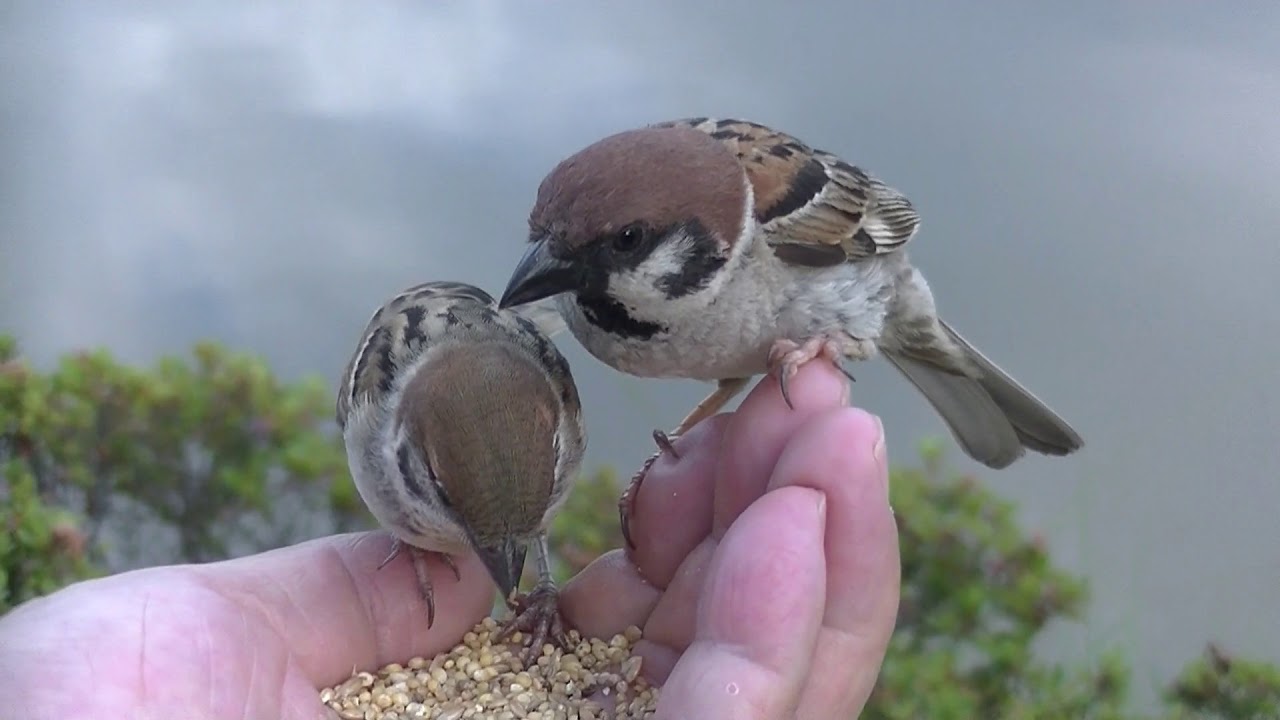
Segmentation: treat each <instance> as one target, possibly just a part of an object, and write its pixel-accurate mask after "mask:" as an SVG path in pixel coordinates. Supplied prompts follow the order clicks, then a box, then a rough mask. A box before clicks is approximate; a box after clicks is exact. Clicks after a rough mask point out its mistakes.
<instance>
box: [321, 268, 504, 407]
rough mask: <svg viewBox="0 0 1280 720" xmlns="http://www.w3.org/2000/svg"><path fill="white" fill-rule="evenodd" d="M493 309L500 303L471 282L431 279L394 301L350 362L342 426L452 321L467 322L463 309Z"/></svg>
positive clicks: (342, 393)
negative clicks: (460, 311)
mask: <svg viewBox="0 0 1280 720" xmlns="http://www.w3.org/2000/svg"><path fill="white" fill-rule="evenodd" d="M477 304H478V306H480V307H491V308H495V309H496V305H497V303H496V301H495V300H494V299H493V297H492V296H490V295H489V294H488V293H486V292H484V291H483V290H481V289H479V288H476V287H474V286H471V285H467V284H464V283H455V282H429V283H423V284H421V285H415V286H413V287H411V288H409V289H407V290H405V291H403V292H401V293H400V294H398V295H396V296H395V297H393V298H391V299H390V300H388V301H387V302H386V303H385V304H384V305H383V306H382V307H380V308H378V309H377V311H375V312H374V314H373V317H372V318H370V319H369V323H368V324H367V325H366V326H365V330H364V334H363V335H362V336H361V337H360V342H359V343H358V344H357V346H356V352H355V354H354V355H352V357H351V361H350V362H348V363H347V367H346V370H345V372H343V375H342V387H341V388H340V389H339V390H338V402H337V408H336V414H337V421H338V427H339V429H345V428H346V420H347V416H348V414H349V413H350V412H351V409H352V407H353V406H354V405H355V404H356V403H357V402H366V401H373V402H376V401H377V399H378V398H379V397H381V396H382V395H384V394H386V393H388V392H390V390H391V387H392V383H393V382H394V380H395V377H396V372H397V370H398V369H400V368H403V367H404V366H405V365H407V364H409V363H411V362H412V361H413V360H414V358H416V357H417V356H418V355H419V354H421V353H422V352H423V351H424V350H425V349H426V348H427V346H428V344H429V343H430V341H431V339H432V338H434V337H438V336H439V335H440V334H441V333H443V332H444V331H445V330H446V329H447V328H448V327H449V326H450V324H457V323H459V322H461V320H460V318H459V317H458V312H459V308H466V307H472V308H474V307H477Z"/></svg>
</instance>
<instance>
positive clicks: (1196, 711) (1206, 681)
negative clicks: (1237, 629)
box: [1165, 645, 1280, 720]
mask: <svg viewBox="0 0 1280 720" xmlns="http://www.w3.org/2000/svg"><path fill="white" fill-rule="evenodd" d="M1165 698H1166V699H1167V700H1168V701H1170V702H1171V703H1173V704H1175V705H1176V706H1177V708H1178V712H1177V713H1175V714H1174V716H1173V717H1175V718H1178V720H1192V718H1195V720H1234V719H1235V718H1251V719H1252V718H1258V719H1261V718H1280V667H1277V666H1276V665H1273V664H1269V663H1262V662H1256V661H1251V660H1240V659H1237V658H1233V657H1230V656H1229V655H1227V654H1226V653H1224V652H1223V651H1222V650H1221V649H1219V648H1218V647H1216V646H1214V645H1210V646H1209V647H1208V648H1207V649H1206V650H1205V653H1204V656H1203V657H1201V658H1200V659H1199V660H1196V661H1194V662H1192V663H1191V664H1190V665H1188V666H1187V667H1186V668H1184V669H1183V671H1182V672H1181V673H1179V675H1178V677H1177V678H1176V679H1175V680H1174V681H1173V683H1172V684H1171V685H1170V686H1169V688H1168V690H1166V691H1165Z"/></svg>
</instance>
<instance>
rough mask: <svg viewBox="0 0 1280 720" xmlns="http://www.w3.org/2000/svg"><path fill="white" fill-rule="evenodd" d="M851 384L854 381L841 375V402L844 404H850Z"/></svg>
mask: <svg viewBox="0 0 1280 720" xmlns="http://www.w3.org/2000/svg"><path fill="white" fill-rule="evenodd" d="M851 384H852V383H850V382H849V378H847V377H844V376H843V375H842V376H840V404H841V405H842V406H843V405H848V404H849V390H850V388H849V386H850V385H851Z"/></svg>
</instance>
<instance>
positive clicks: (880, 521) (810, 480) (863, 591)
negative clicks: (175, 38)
mask: <svg viewBox="0 0 1280 720" xmlns="http://www.w3.org/2000/svg"><path fill="white" fill-rule="evenodd" d="M790 486H803V487H809V488H813V489H815V490H819V491H821V492H822V493H823V495H824V496H825V497H826V498H827V515H826V517H827V525H826V540H825V547H826V563H827V585H826V603H825V610H824V615H823V620H822V630H821V631H820V632H819V634H818V643H817V651H816V655H815V657H814V662H813V672H812V673H811V674H810V675H809V678H808V682H807V685H806V687H805V690H804V692H803V694H802V696H801V697H802V701H801V705H800V708H799V711H798V712H797V714H796V717H797V718H801V719H802V720H805V719H808V718H824V719H825V718H831V717H853V716H854V715H855V714H856V712H857V711H858V710H859V709H860V708H861V707H862V706H863V705H865V703H866V701H867V698H868V697H869V696H870V694H871V691H872V689H873V687H874V686H875V681H876V677H877V675H878V674H879V670H880V664H881V663H882V662H883V660H884V655H885V652H886V650H887V648H888V645H889V639H890V636H891V635H892V633H893V628H894V623H895V621H896V619H897V614H898V595H899V584H900V582H901V562H900V559H899V555H898V533H897V527H896V524H895V522H894V518H893V511H892V510H891V509H890V507H889V497H888V487H889V473H888V462H887V459H886V457H885V451H884V437H883V430H882V428H881V425H880V421H879V420H878V419H877V418H876V417H875V416H873V415H870V414H868V413H866V412H864V411H862V410H858V409H853V408H840V409H836V410H828V411H826V412H823V413H820V414H818V415H817V416H815V417H813V418H811V419H810V420H809V421H808V422H806V423H805V424H804V425H803V426H802V427H801V428H800V429H799V430H798V431H797V432H796V434H795V437H794V439H792V441H791V442H790V443H788V444H787V447H786V449H785V450H783V452H782V456H781V457H780V458H779V459H778V464H777V466H776V467H775V468H774V472H773V478H772V479H771V480H770V483H769V487H770V491H771V493H772V492H774V490H773V488H784V487H790Z"/></svg>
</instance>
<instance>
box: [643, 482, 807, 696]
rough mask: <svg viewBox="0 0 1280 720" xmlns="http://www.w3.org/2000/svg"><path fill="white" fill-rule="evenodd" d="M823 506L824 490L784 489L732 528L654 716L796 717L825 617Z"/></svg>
mask: <svg viewBox="0 0 1280 720" xmlns="http://www.w3.org/2000/svg"><path fill="white" fill-rule="evenodd" d="M824 505H825V500H824V498H823V497H822V494H821V493H818V492H814V491H812V490H808V489H805V488H784V489H782V490H779V491H777V492H772V493H769V494H767V495H765V496H764V497H762V498H760V499H759V500H758V501H756V502H755V503H753V504H752V505H751V506H750V507H749V508H747V509H746V510H745V511H744V512H743V513H742V516H741V517H740V518H739V520H738V522H736V523H734V525H733V527H731V528H730V529H729V531H728V532H727V533H726V534H725V537H724V540H723V542H721V544H720V546H719V547H718V548H717V551H716V553H715V557H714V559H713V560H712V563H711V568H710V572H709V574H708V576H707V580H706V589H705V594H704V595H703V597H702V600H701V602H700V603H699V605H698V630H697V639H696V640H695V641H694V643H693V645H691V646H690V647H689V650H688V651H687V652H686V653H685V654H684V656H683V657H681V658H680V660H679V662H677V663H676V666H675V669H674V670H673V671H672V673H671V677H670V678H669V679H668V681H667V683H666V685H665V686H664V687H663V690H662V696H661V698H660V700H659V701H658V711H657V713H656V716H657V717H659V718H690V717H698V718H712V719H714V718H742V717H753V718H755V717H765V718H775V717H788V716H790V714H791V709H792V708H794V707H795V703H796V700H797V694H798V693H799V691H800V687H801V685H802V683H803V679H804V676H805V675H807V674H808V673H809V662H810V655H811V654H812V652H813V647H814V642H815V640H816V634H817V631H818V627H819V624H820V623H821V618H822V602H823V597H824V596H825V593H826V567H825V563H824V560H823V552H822V544H823V525H824V519H823V518H824V516H825V509H824Z"/></svg>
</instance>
